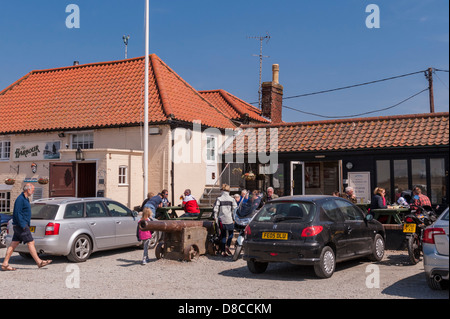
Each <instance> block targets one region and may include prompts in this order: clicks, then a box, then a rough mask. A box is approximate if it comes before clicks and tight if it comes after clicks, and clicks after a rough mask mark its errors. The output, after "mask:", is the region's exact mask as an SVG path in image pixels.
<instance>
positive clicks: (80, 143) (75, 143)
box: [72, 133, 94, 150]
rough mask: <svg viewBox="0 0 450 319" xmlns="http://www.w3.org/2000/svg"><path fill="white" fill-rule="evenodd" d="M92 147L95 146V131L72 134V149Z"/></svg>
mask: <svg viewBox="0 0 450 319" xmlns="http://www.w3.org/2000/svg"><path fill="white" fill-rule="evenodd" d="M78 147H80V148H81V149H92V148H94V133H80V134H73V135H72V149H74V150H76V149H78Z"/></svg>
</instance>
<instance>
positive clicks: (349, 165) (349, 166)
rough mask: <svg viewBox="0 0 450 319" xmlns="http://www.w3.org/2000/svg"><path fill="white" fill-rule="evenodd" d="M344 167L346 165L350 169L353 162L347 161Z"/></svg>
mask: <svg viewBox="0 0 450 319" xmlns="http://www.w3.org/2000/svg"><path fill="white" fill-rule="evenodd" d="M345 167H347V169H352V168H353V163H352V162H347V164H345Z"/></svg>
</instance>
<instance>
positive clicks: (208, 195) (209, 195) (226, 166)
mask: <svg viewBox="0 0 450 319" xmlns="http://www.w3.org/2000/svg"><path fill="white" fill-rule="evenodd" d="M228 166H230V163H227V165H225V168H224V169H223V170H222V172H221V173H220V175H219V177H218V178H217V180H216V182H215V183H214V184H213V186H212V187H211V189H210V191H209V192H208V194H207V195H206V196H207V197H209V205H210V206H211V192H212V191H213V189H214V186H216V184H217V182H218V181H219V180H220V178H221V177H222V175H223V173H224V172H225V170H226V169H227V168H228Z"/></svg>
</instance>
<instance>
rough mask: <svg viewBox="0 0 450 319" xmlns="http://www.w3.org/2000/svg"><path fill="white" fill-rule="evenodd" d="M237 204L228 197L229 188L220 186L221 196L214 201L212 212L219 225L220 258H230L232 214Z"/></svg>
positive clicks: (232, 226)
mask: <svg viewBox="0 0 450 319" xmlns="http://www.w3.org/2000/svg"><path fill="white" fill-rule="evenodd" d="M236 207H237V204H236V201H235V200H234V198H233V197H231V196H230V186H229V185H227V184H223V185H222V195H220V196H219V197H218V198H217V199H216V203H215V204H214V208H213V212H214V219H215V221H216V224H217V225H220V250H221V252H222V256H224V257H226V256H231V255H232V254H231V251H230V245H231V241H232V239H233V230H234V221H233V212H234V210H235V209H236Z"/></svg>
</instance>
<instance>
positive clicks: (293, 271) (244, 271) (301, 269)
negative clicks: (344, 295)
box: [219, 260, 365, 281]
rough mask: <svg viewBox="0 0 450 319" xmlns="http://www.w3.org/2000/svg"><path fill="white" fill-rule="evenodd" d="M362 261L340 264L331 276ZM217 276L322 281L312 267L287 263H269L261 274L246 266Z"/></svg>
mask: <svg viewBox="0 0 450 319" xmlns="http://www.w3.org/2000/svg"><path fill="white" fill-rule="evenodd" d="M364 262H365V261H364V260H351V261H346V262H341V263H338V264H337V265H336V271H335V274H334V275H333V276H339V272H340V271H345V270H347V269H351V268H353V267H356V266H358V265H360V264H362V263H364ZM219 275H222V276H227V277H236V278H248V279H266V280H283V281H305V280H322V279H320V278H318V277H317V276H316V274H315V273H314V268H313V267H312V266H299V265H292V264H289V263H269V266H268V267H267V270H266V271H265V272H264V273H262V274H253V273H251V272H250V270H249V269H248V268H247V266H244V267H239V268H233V269H228V270H224V271H222V272H220V273H219Z"/></svg>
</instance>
